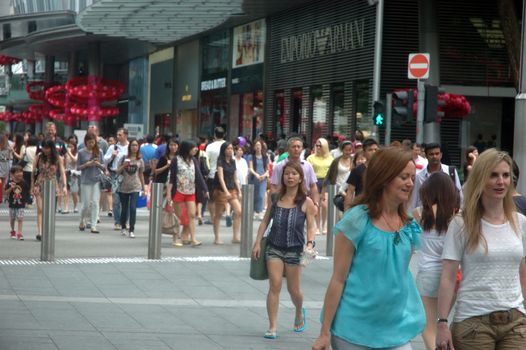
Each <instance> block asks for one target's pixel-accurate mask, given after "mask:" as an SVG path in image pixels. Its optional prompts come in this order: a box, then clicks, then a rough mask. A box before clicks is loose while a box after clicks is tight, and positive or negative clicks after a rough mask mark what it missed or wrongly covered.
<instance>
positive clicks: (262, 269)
mask: <svg viewBox="0 0 526 350" xmlns="http://www.w3.org/2000/svg"><path fill="white" fill-rule="evenodd" d="M260 247H261V250H260V254H259V258H258V259H257V260H256V259H254V257H252V258H251V259H250V278H252V279H253V280H258V281H261V280H266V279H268V271H267V261H266V259H265V252H266V251H267V237H263V238H262V239H261V243H260Z"/></svg>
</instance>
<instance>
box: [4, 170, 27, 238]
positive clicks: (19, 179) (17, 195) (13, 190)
mask: <svg viewBox="0 0 526 350" xmlns="http://www.w3.org/2000/svg"><path fill="white" fill-rule="evenodd" d="M10 174H11V180H10V181H9V182H8V183H7V184H6V186H5V194H6V196H7V197H8V202H9V222H10V224H11V238H12V239H18V240H19V241H23V240H24V236H23V235H22V225H23V223H24V208H25V207H26V203H27V199H28V198H29V187H28V185H27V184H26V182H25V181H24V170H23V168H22V167H21V166H19V165H13V166H12V167H11V171H10ZM15 221H17V223H18V233H17V232H16V231H15Z"/></svg>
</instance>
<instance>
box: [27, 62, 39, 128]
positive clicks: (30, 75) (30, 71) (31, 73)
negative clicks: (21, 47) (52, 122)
mask: <svg viewBox="0 0 526 350" xmlns="http://www.w3.org/2000/svg"><path fill="white" fill-rule="evenodd" d="M26 65H27V72H26V73H27V80H28V81H32V80H33V79H34V78H35V61H33V60H26ZM41 132H42V122H40V123H38V122H37V123H35V135H38V134H40V133H41Z"/></svg>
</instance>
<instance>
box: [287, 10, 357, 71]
mask: <svg viewBox="0 0 526 350" xmlns="http://www.w3.org/2000/svg"><path fill="white" fill-rule="evenodd" d="M364 29H365V19H364V18H362V19H358V20H355V21H351V22H346V23H341V24H335V25H332V26H327V27H325V28H323V29H316V30H313V31H310V32H307V33H302V34H296V35H289V36H287V37H284V38H282V39H281V63H287V62H294V61H300V60H306V59H310V58H314V57H317V56H323V55H329V54H334V53H338V52H343V51H348V50H354V49H357V48H361V47H363V46H364Z"/></svg>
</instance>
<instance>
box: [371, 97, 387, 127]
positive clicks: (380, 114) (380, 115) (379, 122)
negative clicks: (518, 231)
mask: <svg viewBox="0 0 526 350" xmlns="http://www.w3.org/2000/svg"><path fill="white" fill-rule="evenodd" d="M373 109H374V111H373V123H374V125H375V126H383V125H384V123H385V117H384V110H385V106H384V104H383V103H382V102H379V101H375V102H374V105H373Z"/></svg>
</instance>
